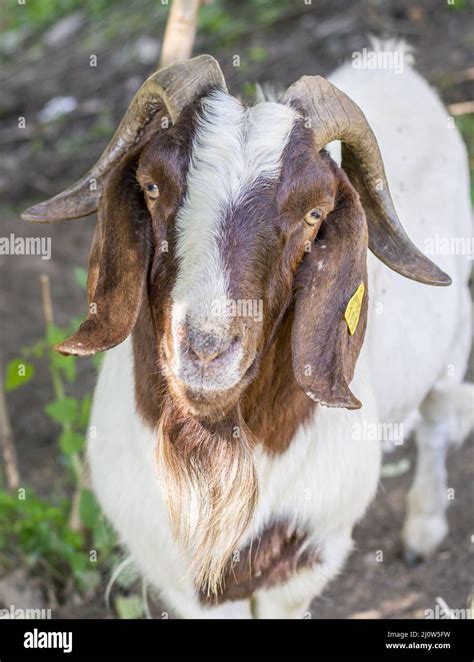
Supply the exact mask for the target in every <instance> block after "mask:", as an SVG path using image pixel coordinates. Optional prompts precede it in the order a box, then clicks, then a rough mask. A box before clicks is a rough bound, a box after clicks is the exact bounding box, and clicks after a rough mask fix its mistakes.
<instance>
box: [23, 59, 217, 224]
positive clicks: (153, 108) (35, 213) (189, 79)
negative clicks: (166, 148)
mask: <svg viewBox="0 0 474 662" xmlns="http://www.w3.org/2000/svg"><path fill="white" fill-rule="evenodd" d="M214 86H219V87H222V88H223V89H226V84H225V79H224V76H223V74H222V71H221V69H220V67H219V64H218V62H217V61H216V60H215V59H214V58H213V57H211V56H210V55H199V56H198V57H195V58H193V59H192V60H187V61H186V62H178V63H176V64H173V65H171V66H170V67H167V68H166V69H160V70H159V71H156V72H155V73H154V74H152V75H151V76H150V77H149V78H147V80H146V81H145V82H144V83H143V85H142V86H141V88H140V89H139V90H138V92H137V93H136V94H135V96H134V98H133V99H132V102H131V104H130V106H129V107H128V110H127V112H126V113H125V115H124V117H123V119H122V121H121V122H120V125H119V127H118V129H117V131H116V132H115V134H114V136H113V138H112V140H111V141H110V143H109V144H108V145H107V147H106V149H105V151H104V153H103V154H102V156H101V157H100V158H99V160H98V161H97V163H96V164H95V166H94V167H93V168H91V169H90V170H89V172H88V173H87V174H86V175H85V176H84V177H82V179H80V180H79V181H78V182H76V183H75V184H73V185H72V186H70V187H69V188H67V189H66V190H65V191H63V192H62V193H59V194H58V195H56V196H54V197H53V198H50V199H49V200H46V201H45V202H40V203H39V204H37V205H34V206H33V207H30V208H29V209H27V210H26V211H25V212H23V213H22V215H21V218H22V219H23V220H25V221H36V222H40V223H45V222H46V223H48V222H49V223H51V222H55V221H62V220H69V219H73V218H80V217H81V216H87V215H88V214H92V212H94V211H95V210H96V209H97V205H98V202H99V199H100V196H101V193H102V190H103V186H104V181H105V179H106V177H107V175H108V173H109V172H110V169H111V167H112V166H113V165H114V164H116V163H117V162H118V161H120V159H121V158H122V157H123V156H124V154H126V152H127V151H128V149H129V148H130V147H131V146H132V145H133V144H135V143H136V142H137V140H138V139H139V137H140V135H141V134H142V132H143V129H144V128H145V126H146V125H147V124H148V122H149V121H150V120H151V119H152V117H153V116H154V115H155V114H156V113H157V111H158V110H160V109H162V108H163V107H164V108H165V109H166V111H167V112H168V113H169V115H170V117H171V121H172V122H173V124H174V123H175V122H176V120H177V119H178V117H179V114H180V113H181V111H182V109H183V108H184V107H185V106H186V105H188V104H189V103H190V102H191V101H192V100H193V99H194V98H195V97H196V96H199V95H200V94H202V93H203V92H205V91H206V90H207V89H209V88H210V87H214Z"/></svg>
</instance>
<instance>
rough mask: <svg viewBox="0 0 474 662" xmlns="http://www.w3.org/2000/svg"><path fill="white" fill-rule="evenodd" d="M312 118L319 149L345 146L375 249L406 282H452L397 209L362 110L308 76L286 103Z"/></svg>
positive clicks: (295, 85) (349, 172)
mask: <svg viewBox="0 0 474 662" xmlns="http://www.w3.org/2000/svg"><path fill="white" fill-rule="evenodd" d="M280 102H281V103H286V104H295V105H296V106H297V107H299V109H300V110H301V111H302V112H303V114H306V115H308V116H309V119H310V121H311V123H312V125H313V127H312V128H313V131H314V139H315V146H316V149H317V150H321V149H322V148H323V147H324V146H325V145H327V144H328V143H330V142H332V141H333V140H340V141H341V142H342V167H343V169H344V170H345V172H346V174H347V175H348V177H349V179H350V181H351V183H352V185H353V186H354V187H355V189H356V190H357V192H358V193H359V195H360V198H361V202H362V205H363V207H364V210H365V214H366V217H367V224H368V227H369V248H370V250H371V251H372V252H373V253H374V254H375V255H376V256H377V257H378V258H379V260H381V261H382V262H383V263H384V264H386V265H387V266H388V267H390V268H391V269H393V270H394V271H396V272H397V273H399V274H402V276H406V277H407V278H411V279H412V280H416V281H419V282H420V283H426V284H427V285H449V284H450V283H451V279H450V277H449V276H448V275H447V274H445V273H444V271H442V270H441V269H440V268H439V267H438V266H437V265H436V264H434V263H433V262H431V260H429V259H428V258H427V257H426V256H425V255H423V253H422V252H421V251H420V250H419V249H418V248H417V247H416V246H415V244H414V243H413V242H412V241H411V240H410V238H409V237H408V235H407V233H406V232H405V230H404V228H403V226H402V224H401V223H400V221H399V219H398V216H397V212H396V210H395V206H394V204H393V201H392V198H391V195H390V190H389V188H388V182H387V177H386V175H385V169H384V165H383V161H382V156H381V154H380V150H379V146H378V144H377V139H376V138H375V135H374V133H373V131H372V129H371V128H370V125H369V123H368V121H367V119H366V118H365V115H364V113H363V112H362V110H361V109H360V108H359V106H358V105H357V104H356V103H354V101H352V99H350V98H349V97H348V96H347V95H346V94H344V92H342V91H341V90H339V89H338V88H337V87H336V86H335V85H333V84H332V83H330V82H329V81H328V80H326V79H325V78H323V77H322V76H303V77H302V78H300V79H299V80H298V81H296V83H293V85H291V86H290V87H289V88H288V90H287V91H286V92H285V94H284V95H283V97H282V98H281V99H280Z"/></svg>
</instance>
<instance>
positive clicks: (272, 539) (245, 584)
mask: <svg viewBox="0 0 474 662" xmlns="http://www.w3.org/2000/svg"><path fill="white" fill-rule="evenodd" d="M319 560H320V555H319V550H318V549H316V548H315V547H314V546H312V545H311V544H309V543H308V539H307V534H306V532H305V531H304V530H302V529H295V528H294V527H292V526H290V525H289V524H288V522H284V521H279V522H275V523H274V524H271V525H269V526H268V527H267V528H265V529H264V530H263V531H262V532H261V533H260V534H259V535H258V536H256V537H255V539H254V540H252V542H251V543H250V544H249V545H247V546H246V547H245V548H244V549H242V550H235V551H234V553H233V554H232V558H231V560H230V561H229V562H228V564H227V567H226V569H225V573H224V578H223V582H222V590H221V591H220V593H219V594H218V595H217V596H216V597H215V598H214V597H211V598H209V596H208V595H206V594H205V593H203V592H201V593H200V596H199V597H200V600H201V602H202V603H204V604H207V605H209V606H212V605H214V604H216V602H217V603H221V602H225V601H226V600H244V599H246V598H250V597H251V596H252V595H253V594H254V593H255V591H258V589H260V588H270V587H271V586H275V585H276V584H283V583H284V582H286V581H288V580H289V579H291V577H293V576H294V575H296V574H297V573H298V572H299V571H300V570H302V569H303V568H308V567H311V566H313V565H314V564H316V563H318V562H319Z"/></svg>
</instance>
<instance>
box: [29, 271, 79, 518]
mask: <svg viewBox="0 0 474 662" xmlns="http://www.w3.org/2000/svg"><path fill="white" fill-rule="evenodd" d="M40 279H41V299H42V302H43V315H44V320H45V322H46V327H48V326H51V325H52V324H54V315H53V304H52V300H51V288H50V284H49V276H48V275H47V274H41V276H40ZM49 370H50V374H51V381H52V383H53V390H54V395H55V396H56V399H57V400H61V399H62V398H64V396H65V394H66V391H65V389H64V383H63V380H62V378H61V373H60V372H59V369H58V368H57V366H55V365H54V364H53V362H52V361H50V364H49ZM62 427H63V431H64V432H71V430H72V424H71V422H70V421H66V422H65V423H63V424H62ZM70 460H71V468H72V471H73V473H74V479H75V482H76V486H75V490H74V495H73V497H72V504H71V512H70V516H69V526H70V527H71V528H72V529H74V530H75V531H79V530H80V529H81V521H80V516H79V504H80V496H81V490H82V488H83V486H84V482H85V480H84V475H85V471H84V466H83V463H82V460H81V457H80V455H79V453H74V454H73V455H71V456H70Z"/></svg>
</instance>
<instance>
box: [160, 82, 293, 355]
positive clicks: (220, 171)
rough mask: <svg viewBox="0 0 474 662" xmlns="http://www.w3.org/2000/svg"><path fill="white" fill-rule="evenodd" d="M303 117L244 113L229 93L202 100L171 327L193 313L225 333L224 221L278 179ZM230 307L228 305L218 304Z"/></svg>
mask: <svg viewBox="0 0 474 662" xmlns="http://www.w3.org/2000/svg"><path fill="white" fill-rule="evenodd" d="M297 117H298V114H297V112H296V111H295V110H293V109H292V108H290V107H288V106H283V105H281V104H278V103H273V102H265V103H261V104H258V105H257V106H254V107H253V108H245V107H244V106H243V105H242V104H241V103H240V102H239V101H238V100H237V99H235V98H234V97H231V96H229V95H228V94H226V93H225V92H222V91H215V92H213V93H211V94H210V95H209V96H207V97H206V98H205V99H203V113H202V116H201V119H200V120H199V123H198V126H197V132H196V136H195V138H194V143H193V149H192V157H191V163H190V167H189V171H188V176H187V195H186V198H185V200H184V202H183V205H182V207H181V209H180V210H179V212H178V214H177V216H176V228H177V258H178V272H177V279H176V283H175V286H174V288H173V291H172V300H173V311H172V329H173V336H174V339H175V343H176V339H177V336H176V329H177V324H178V323H179V322H180V321H183V320H184V316H185V315H186V314H188V315H189V316H190V317H191V318H192V319H193V320H194V321H195V323H196V324H197V325H199V328H200V329H201V330H202V331H204V332H206V331H209V332H210V331H212V332H214V333H219V334H225V333H226V329H227V326H228V319H227V313H225V312H224V313H223V314H222V315H218V316H216V313H215V310H216V302H217V301H219V302H222V301H225V300H227V298H228V291H229V273H228V272H227V271H226V266H225V264H223V260H222V258H221V255H220V252H219V246H218V239H219V238H221V239H225V234H224V233H225V228H224V219H225V217H226V214H227V213H228V211H229V209H232V207H235V206H236V205H237V204H238V202H239V199H241V197H242V195H243V194H244V193H245V192H246V191H248V190H249V189H250V187H251V186H252V184H253V183H254V182H255V181H256V180H257V179H259V178H267V179H271V178H275V177H278V175H279V173H280V167H281V156H282V153H283V150H284V148H285V146H286V143H287V141H288V137H289V135H290V132H291V129H292V127H293V124H294V122H295V119H296V118H297ZM218 308H219V310H224V311H225V310H226V307H225V306H220V307H219V306H218Z"/></svg>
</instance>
